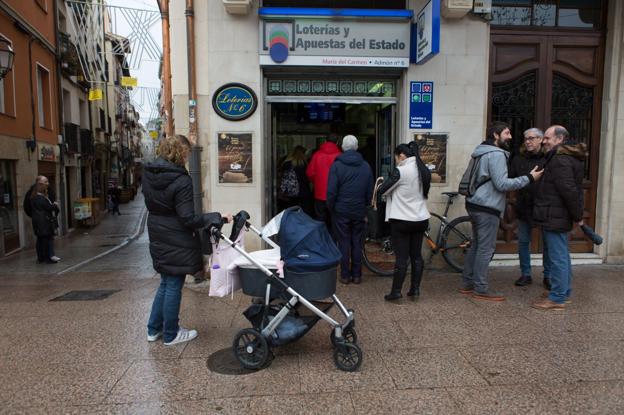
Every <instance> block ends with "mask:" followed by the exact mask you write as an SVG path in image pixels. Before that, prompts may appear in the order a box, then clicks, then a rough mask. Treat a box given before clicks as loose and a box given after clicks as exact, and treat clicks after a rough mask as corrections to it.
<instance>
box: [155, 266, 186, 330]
mask: <svg viewBox="0 0 624 415" xmlns="http://www.w3.org/2000/svg"><path fill="white" fill-rule="evenodd" d="M184 279H185V276H184V275H167V274H160V286H159V287H158V291H156V296H155V297H154V302H153V304H152V311H151V313H150V317H149V322H148V323H147V333H148V334H149V335H154V334H156V333H158V332H161V331H162V332H163V338H164V340H165V342H170V341H172V340H173V339H175V337H176V336H177V334H178V330H179V328H180V326H179V325H178V321H179V318H178V316H179V314H180V301H181V300H182V287H183V286H184Z"/></svg>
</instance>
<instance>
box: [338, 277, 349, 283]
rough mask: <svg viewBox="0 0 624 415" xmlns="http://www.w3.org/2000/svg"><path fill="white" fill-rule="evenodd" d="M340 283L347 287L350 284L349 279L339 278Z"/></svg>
mask: <svg viewBox="0 0 624 415" xmlns="http://www.w3.org/2000/svg"><path fill="white" fill-rule="evenodd" d="M340 282H341V283H343V284H345V285H347V284H350V283H351V278H349V277H340Z"/></svg>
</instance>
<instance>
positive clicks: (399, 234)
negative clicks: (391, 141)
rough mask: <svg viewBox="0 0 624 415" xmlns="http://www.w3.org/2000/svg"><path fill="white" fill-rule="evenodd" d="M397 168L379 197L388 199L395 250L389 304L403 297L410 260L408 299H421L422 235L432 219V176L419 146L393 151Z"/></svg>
mask: <svg viewBox="0 0 624 415" xmlns="http://www.w3.org/2000/svg"><path fill="white" fill-rule="evenodd" d="M394 160H395V162H396V167H395V168H394V170H393V171H392V174H391V175H390V177H389V178H388V180H385V181H384V183H383V184H382V185H381V186H380V188H379V190H378V193H379V194H380V195H381V196H382V197H383V198H385V199H386V220H387V221H389V222H390V230H391V240H392V248H393V249H394V254H395V256H396V262H395V265H394V277H393V279H392V290H391V291H390V293H389V294H387V295H385V296H384V298H385V299H386V300H387V301H392V300H398V299H399V298H401V297H402V295H401V289H402V288H403V281H404V280H405V274H406V273H407V261H408V259H409V261H410V264H411V267H412V273H411V284H410V289H409V291H408V292H407V295H408V297H411V298H412V299H413V300H415V299H416V298H417V297H418V296H419V295H420V281H421V279H422V274H423V268H424V261H423V258H422V253H421V248H422V242H423V235H424V233H425V231H426V230H427V227H428V225H429V218H430V217H431V215H430V214H429V211H428V210H427V197H428V196H429V188H430V187H431V172H430V171H429V169H428V168H427V166H426V165H425V163H424V162H423V161H422V160H421V158H420V154H419V152H418V145H416V143H411V145H407V144H399V145H398V146H397V148H396V149H395V150H394Z"/></svg>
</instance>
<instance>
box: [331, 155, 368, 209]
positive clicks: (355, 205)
mask: <svg viewBox="0 0 624 415" xmlns="http://www.w3.org/2000/svg"><path fill="white" fill-rule="evenodd" d="M372 196H373V172H372V170H371V168H370V165H369V164H368V162H367V161H366V160H364V157H362V155H361V154H360V153H358V152H357V151H354V150H348V151H345V152H344V153H342V154H341V155H339V156H338V157H336V160H334V163H333V164H332V165H331V167H330V169H329V180H328V182H327V208H328V209H329V210H330V211H331V212H332V213H333V214H337V215H339V216H343V217H345V218H350V219H362V220H363V219H364V217H365V216H366V206H368V205H370V203H371V198H372Z"/></svg>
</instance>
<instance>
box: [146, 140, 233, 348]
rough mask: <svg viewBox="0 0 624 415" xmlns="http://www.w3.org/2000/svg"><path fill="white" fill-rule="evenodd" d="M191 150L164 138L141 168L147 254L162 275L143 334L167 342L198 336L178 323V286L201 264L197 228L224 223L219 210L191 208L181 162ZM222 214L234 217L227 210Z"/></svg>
mask: <svg viewBox="0 0 624 415" xmlns="http://www.w3.org/2000/svg"><path fill="white" fill-rule="evenodd" d="M189 150H190V145H189V142H188V140H187V139H186V137H184V136H181V135H178V136H175V137H167V138H165V139H163V140H162V141H161V142H160V144H159V145H158V149H157V155H158V158H157V159H156V160H155V161H154V162H152V163H148V164H147V165H146V166H145V172H144V174H143V194H144V195H145V206H146V207H147V210H148V211H149V216H148V219H147V231H148V234H149V240H150V254H151V256H152V262H153V264H154V269H155V270H156V271H157V272H159V273H160V277H161V280H160V287H159V288H158V291H157V292H156V296H155V298H154V303H153V304H152V310H151V313H150V317H149V323H148V325H147V340H148V341H150V342H151V341H156V340H158V338H159V337H160V336H163V338H164V341H165V345H166V346H169V345H174V344H178V343H183V342H186V341H189V340H192V339H194V338H195V337H197V331H195V330H187V329H185V328H182V327H180V326H179V324H178V321H179V318H178V314H179V312H180V301H181V299H182V286H183V285H184V280H185V278H186V274H195V273H196V272H198V271H200V270H201V269H202V267H203V261H202V259H203V257H202V252H201V243H200V240H199V233H198V231H199V229H201V228H204V227H207V226H211V225H217V226H220V225H221V223H222V218H221V215H220V214H219V213H204V214H195V210H194V207H193V184H192V182H191V177H190V176H189V174H188V171H187V170H186V168H185V167H184V165H185V163H186V159H187V157H188V153H189ZM226 218H227V221H228V222H231V221H232V217H231V215H226Z"/></svg>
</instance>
